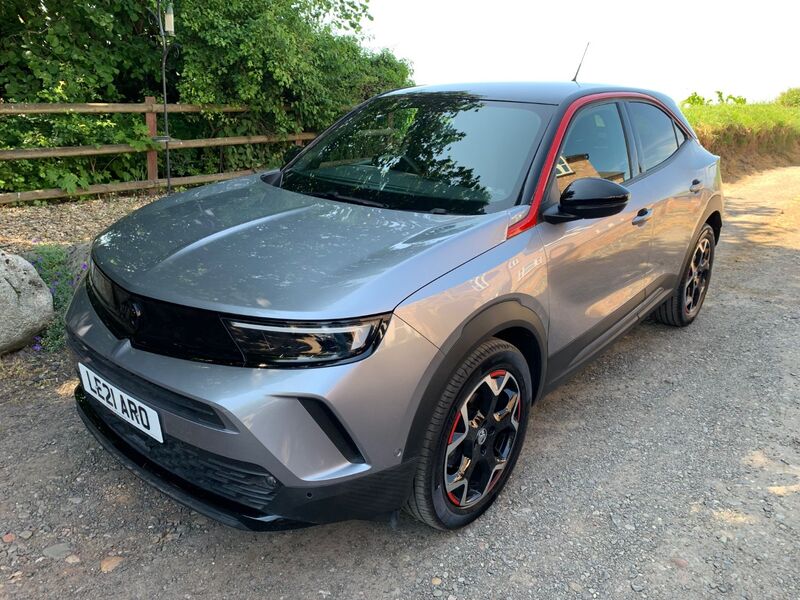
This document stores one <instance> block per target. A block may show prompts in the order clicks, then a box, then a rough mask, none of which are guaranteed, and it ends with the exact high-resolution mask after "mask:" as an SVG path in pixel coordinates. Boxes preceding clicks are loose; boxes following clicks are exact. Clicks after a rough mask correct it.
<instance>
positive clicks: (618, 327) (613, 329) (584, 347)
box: [544, 283, 674, 393]
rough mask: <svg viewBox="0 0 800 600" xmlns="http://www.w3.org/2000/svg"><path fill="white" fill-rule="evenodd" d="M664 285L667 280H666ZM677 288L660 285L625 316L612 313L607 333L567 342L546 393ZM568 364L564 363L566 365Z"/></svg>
mask: <svg viewBox="0 0 800 600" xmlns="http://www.w3.org/2000/svg"><path fill="white" fill-rule="evenodd" d="M662 285H663V283H662ZM673 291H674V290H673V288H665V287H662V286H659V287H658V288H656V289H655V290H653V292H652V293H651V294H650V295H648V297H647V298H646V299H645V300H644V301H642V302H641V303H639V304H638V305H636V306H635V307H634V308H633V310H630V311H629V312H627V313H626V314H625V315H624V316H623V317H622V318H618V317H616V315H612V317H611V318H610V319H609V320H610V321H612V322H613V324H612V325H611V326H610V327H607V328H606V329H605V330H604V331H603V333H601V334H600V335H598V336H596V337H594V339H592V341H590V342H588V343H586V338H585V337H580V338H578V339H576V340H575V341H574V342H572V343H570V344H569V345H567V346H566V347H565V348H564V349H562V350H561V351H559V352H558V354H556V355H554V356H552V357H551V358H550V360H549V364H550V365H551V367H552V372H551V373H548V377H547V382H546V384H545V389H544V393H547V392H550V391H551V390H553V389H555V388H556V387H558V386H559V385H560V384H561V383H563V382H564V380H565V379H566V378H568V377H569V376H570V375H572V374H574V373H575V371H577V370H578V369H579V368H580V367H582V366H583V365H585V364H586V363H587V362H589V361H590V360H592V359H593V358H595V357H596V356H597V355H598V354H600V352H602V351H603V350H604V349H605V348H606V347H607V346H608V345H609V344H611V343H612V342H614V340H616V339H617V338H619V337H621V336H622V335H623V334H625V333H626V332H627V331H628V330H629V329H631V327H633V326H634V325H636V324H637V323H639V322H640V321H643V320H644V319H646V318H647V317H648V316H649V315H650V313H651V312H653V310H655V308H656V307H657V306H658V305H659V304H661V303H662V302H663V301H664V300H666V299H667V297H668V296H669V295H670V294H671V293H672V292H673ZM564 363H566V365H565V366H561V365H564Z"/></svg>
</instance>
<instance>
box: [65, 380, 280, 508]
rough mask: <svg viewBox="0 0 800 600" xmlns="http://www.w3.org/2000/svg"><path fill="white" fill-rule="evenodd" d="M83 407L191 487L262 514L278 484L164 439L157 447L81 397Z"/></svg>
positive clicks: (260, 472) (253, 469) (247, 466)
mask: <svg viewBox="0 0 800 600" xmlns="http://www.w3.org/2000/svg"><path fill="white" fill-rule="evenodd" d="M81 396H82V397H83V401H82V405H83V407H84V409H85V410H86V412H89V413H90V417H92V418H93V419H95V420H97V419H99V420H100V421H102V422H103V423H104V424H105V425H106V426H107V427H108V428H109V429H111V431H113V433H114V434H116V435H117V436H118V438H119V439H120V440H121V441H123V442H124V443H125V444H127V445H128V446H130V447H131V448H132V449H133V450H135V451H136V452H137V453H138V454H140V455H141V456H143V457H144V458H146V459H147V460H149V461H152V462H153V463H155V464H156V465H158V466H159V467H161V468H162V469H164V470H165V471H168V472H169V473H170V474H171V475H173V476H175V477H177V478H179V479H182V480H183V481H185V482H187V483H189V484H190V485H192V486H195V487H198V488H201V489H203V490H205V491H207V492H210V493H211V494H213V495H216V496H219V497H222V498H224V499H226V500H229V501H231V502H234V503H236V504H237V505H241V506H244V507H248V508H251V509H256V510H258V511H263V510H264V509H265V508H266V506H267V505H268V504H269V502H270V501H271V500H272V499H273V498H274V496H275V493H276V492H277V491H278V489H279V488H280V483H278V481H277V480H276V479H275V477H273V476H272V475H271V474H270V473H269V472H268V471H267V470H266V469H264V468H262V467H260V466H258V465H254V464H251V463H246V462H243V461H239V460H235V459H232V458H227V457H224V456H220V455H217V454H213V453H211V452H207V451H205V450H202V449H200V448H197V447H195V446H192V445H190V444H187V443H186V442H183V441H181V440H178V439H176V438H173V437H171V436H168V435H166V434H165V435H164V436H163V437H164V443H163V444H162V443H159V442H157V441H156V440H154V439H152V438H150V437H149V436H147V435H145V434H144V433H141V432H140V431H138V430H137V429H135V428H134V427H132V426H130V425H129V424H128V423H126V422H125V421H123V420H122V419H120V418H119V417H117V416H116V415H115V414H113V413H112V412H110V411H109V410H108V409H106V408H104V407H102V406H100V405H99V403H98V402H97V401H96V400H94V398H91V397H89V396H88V395H87V394H85V393H82V394H81Z"/></svg>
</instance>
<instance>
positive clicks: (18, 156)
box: [0, 96, 316, 204]
mask: <svg viewBox="0 0 800 600" xmlns="http://www.w3.org/2000/svg"><path fill="white" fill-rule="evenodd" d="M247 110H248V109H247V107H245V106H228V105H198V104H167V112H169V113H199V112H206V111H211V112H224V113H237V112H239V113H240V112H246V111H247ZM163 112H164V105H163V104H156V102H155V98H153V97H151V96H148V97H147V98H145V101H144V102H143V103H141V104H106V103H91V104H0V115H31V114H79V113H80V114H102V113H143V114H144V116H145V123H146V124H147V129H148V134H149V135H150V136H151V137H155V136H156V134H157V127H156V118H157V116H158V115H159V114H163ZM315 137H316V134H315V133H296V134H289V135H244V136H235V137H216V138H204V139H191V140H175V139H171V140H170V141H169V149H170V150H180V149H183V148H210V147H216V146H237V145H242V144H275V143H281V142H294V143H295V144H297V145H303V143H304V142H306V141H308V140H312V139H314V138H315ZM154 144H155V145H156V148H146V149H139V148H134V147H133V146H130V145H128V144H106V145H96V146H62V147H59V148H18V149H13V150H0V160H35V159H40V158H66V157H74V156H99V155H103V154H126V153H133V152H146V153H147V179H146V180H144V181H124V182H119V183H103V184H96V185H90V186H89V187H86V188H79V189H77V190H75V191H74V192H67V191H66V190H63V189H60V188H53V189H46V190H31V191H28V192H8V193H0V204H8V203H11V202H25V201H31V200H49V199H53V198H66V197H68V196H82V195H88V194H106V193H111V192H129V191H134V190H153V191H155V190H156V189H157V188H161V187H166V185H167V180H166V179H165V178H159V176H158V159H157V153H158V152H160V151H162V150H163V149H164V148H165V147H166V142H163V141H154ZM248 173H253V171H252V170H244V171H230V172H227V173H211V174H208V175H193V176H190V177H171V183H172V185H175V186H181V185H195V184H201V183H210V182H212V181H222V180H224V179H233V178H234V177H239V176H241V175H246V174H248Z"/></svg>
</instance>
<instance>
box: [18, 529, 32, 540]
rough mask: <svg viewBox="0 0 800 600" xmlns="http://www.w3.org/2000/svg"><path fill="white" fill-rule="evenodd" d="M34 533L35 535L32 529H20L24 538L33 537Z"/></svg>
mask: <svg viewBox="0 0 800 600" xmlns="http://www.w3.org/2000/svg"><path fill="white" fill-rule="evenodd" d="M32 535H33V532H32V531H31V530H30V529H26V530H24V531H20V532H19V537H21V538H22V539H23V540H29V539H31V536H32Z"/></svg>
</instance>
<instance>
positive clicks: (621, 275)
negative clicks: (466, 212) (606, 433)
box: [537, 102, 653, 377]
mask: <svg viewBox="0 0 800 600" xmlns="http://www.w3.org/2000/svg"><path fill="white" fill-rule="evenodd" d="M622 123H623V122H622V118H621V113H620V106H618V104H617V103H616V102H605V103H601V104H590V105H588V106H586V107H584V108H583V109H581V110H580V111H579V112H578V113H577V114H576V115H575V117H574V118H573V120H572V122H571V124H570V126H569V128H568V129H567V134H566V136H565V138H564V143H563V145H562V148H561V152H560V153H559V157H558V161H557V163H556V167H555V173H554V174H553V175H554V176H553V177H552V181H551V184H550V188H549V193H548V194H547V195H546V202H545V203H544V205H543V206H542V209H543V210H544V209H546V208H547V207H548V206H550V205H551V204H552V203H553V202H558V198H559V196H560V194H561V192H562V191H563V190H564V189H565V188H566V187H567V185H569V183H571V182H572V181H574V180H575V179H579V178H582V177H602V178H604V179H609V180H611V181H615V182H617V183H620V184H622V185H624V184H625V182H627V181H628V180H629V179H631V177H632V176H633V174H635V173H636V170H635V169H633V168H632V160H631V158H632V152H629V149H628V148H629V144H628V139H627V137H626V133H625V129H624V128H623V124H622ZM650 210H651V207H650V206H648V205H646V204H645V202H644V201H643V200H641V199H637V197H636V195H632V197H631V200H630V201H629V202H628V204H627V206H626V207H625V209H624V210H623V211H622V212H620V213H618V214H616V215H613V216H611V217H603V218H599V219H581V220H577V221H570V222H567V223H559V224H552V223H547V222H542V223H540V224H539V225H537V228H541V229H540V231H541V236H542V239H543V242H544V246H545V252H546V255H547V273H548V288H549V290H550V294H549V297H550V327H549V348H548V355H549V358H550V360H549V362H550V368H549V371H550V374H551V377H558V375H559V374H562V373H563V372H565V371H567V370H569V369H570V368H572V367H573V366H575V365H576V364H577V363H579V362H580V360H581V358H582V351H585V349H586V348H587V346H590V345H591V343H592V342H593V341H595V340H597V339H598V338H600V337H601V336H602V334H603V333H605V332H606V331H607V330H609V328H611V327H612V326H613V325H614V324H615V323H616V322H617V321H619V319H620V318H621V317H623V316H624V315H625V314H626V313H628V312H630V311H631V310H633V309H634V308H635V307H636V306H637V305H638V304H640V303H641V302H642V301H643V300H644V297H645V288H646V287H647V284H648V281H649V278H650V277H651V276H652V271H653V269H652V265H651V263H650V244H651V238H652V220H651V219H650V218H649V217H650V216H651V214H652V213H651V212H648V211H650Z"/></svg>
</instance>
